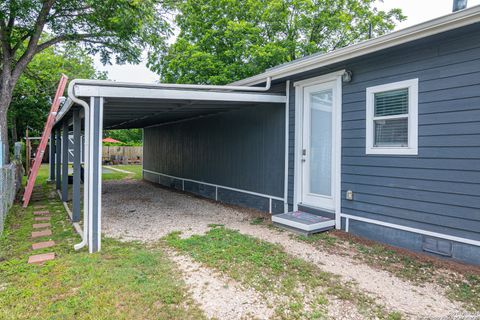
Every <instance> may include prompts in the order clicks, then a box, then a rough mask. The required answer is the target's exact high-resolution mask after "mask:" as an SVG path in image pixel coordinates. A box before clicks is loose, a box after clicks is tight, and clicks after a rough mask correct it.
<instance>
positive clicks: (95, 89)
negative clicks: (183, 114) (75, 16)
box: [74, 84, 286, 103]
mask: <svg viewBox="0 0 480 320" xmlns="http://www.w3.org/2000/svg"><path fill="white" fill-rule="evenodd" d="M74 92H75V96H77V97H104V98H132V99H168V100H200V101H232V102H233V101H234V102H266V103H285V102H286V97H285V96H282V95H273V94H259V93H238V92H215V91H204V90H178V89H163V88H158V89H157V88H138V87H123V86H122V87H118V86H100V85H98V86H97V85H89V84H76V85H75V87H74Z"/></svg>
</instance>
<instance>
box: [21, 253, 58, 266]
mask: <svg viewBox="0 0 480 320" xmlns="http://www.w3.org/2000/svg"><path fill="white" fill-rule="evenodd" d="M53 259H55V253H53V252H49V253H43V254H36V255H33V256H30V257H29V258H28V263H29V264H42V263H44V262H46V261H49V260H53Z"/></svg>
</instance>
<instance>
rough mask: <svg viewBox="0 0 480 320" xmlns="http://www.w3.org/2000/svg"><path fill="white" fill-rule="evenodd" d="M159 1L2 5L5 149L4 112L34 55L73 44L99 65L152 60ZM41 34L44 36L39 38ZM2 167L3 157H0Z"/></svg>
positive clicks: (14, 0) (159, 37)
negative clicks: (98, 60)
mask: <svg viewBox="0 0 480 320" xmlns="http://www.w3.org/2000/svg"><path fill="white" fill-rule="evenodd" d="M161 1H162V0H3V1H1V2H0V61H1V62H0V139H1V141H2V143H3V144H4V147H5V150H8V148H7V141H8V138H7V137H8V130H7V112H8V107H9V105H10V102H11V100H12V97H13V91H14V88H15V86H16V84H17V82H18V80H19V78H20V76H21V75H22V74H23V73H24V71H25V69H26V67H27V65H28V64H29V63H30V62H31V61H32V59H33V58H34V56H35V55H37V54H39V53H40V52H42V51H44V50H45V49H47V48H49V47H51V46H53V45H57V44H61V43H67V44H68V43H79V44H81V45H82V46H83V48H84V49H85V50H86V51H87V52H88V53H90V54H99V55H100V57H101V60H102V62H103V63H108V62H110V61H111V59H116V61H117V62H118V63H122V62H132V63H137V62H139V59H140V57H141V53H142V52H143V51H144V50H147V52H148V55H149V56H150V57H158V56H159V55H160V54H161V52H163V50H164V48H165V41H164V40H165V37H166V36H167V35H168V34H169V26H168V23H167V21H166V20H165V19H164V15H165V12H164V11H163V9H162V3H161ZM45 34H47V36H46V37H45ZM4 154H5V159H4V160H5V162H8V152H5V153H4Z"/></svg>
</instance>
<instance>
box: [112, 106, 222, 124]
mask: <svg viewBox="0 0 480 320" xmlns="http://www.w3.org/2000/svg"><path fill="white" fill-rule="evenodd" d="M226 111H227V109H218V110H190V111H184V112H181V111H177V112H168V113H163V114H157V115H145V116H142V117H136V118H135V119H132V117H129V118H128V119H124V121H120V120H117V119H115V120H112V119H108V118H106V117H104V119H105V120H104V122H105V124H104V126H105V129H130V128H145V127H148V126H152V125H156V124H163V123H168V122H174V121H180V120H188V119H192V118H197V117H200V116H209V115H213V114H217V113H221V112H226Z"/></svg>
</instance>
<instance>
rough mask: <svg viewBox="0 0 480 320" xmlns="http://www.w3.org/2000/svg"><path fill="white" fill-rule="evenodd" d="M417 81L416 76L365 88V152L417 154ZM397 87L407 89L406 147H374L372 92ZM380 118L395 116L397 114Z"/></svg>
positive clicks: (390, 89)
mask: <svg viewBox="0 0 480 320" xmlns="http://www.w3.org/2000/svg"><path fill="white" fill-rule="evenodd" d="M418 83H419V81H418V78H416V79H410V80H404V81H398V82H392V83H387V84H383V85H379V86H374V87H369V88H367V90H366V117H365V121H366V123H365V130H366V133H365V137H366V139H365V153H366V154H384V155H418ZM398 89H408V147H375V146H374V134H375V132H374V108H375V106H374V94H375V93H379V92H385V91H392V90H398ZM404 117H405V116H404ZM404 117H403V118H404ZM382 118H397V116H391V117H382Z"/></svg>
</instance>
